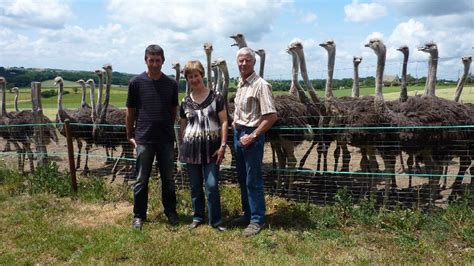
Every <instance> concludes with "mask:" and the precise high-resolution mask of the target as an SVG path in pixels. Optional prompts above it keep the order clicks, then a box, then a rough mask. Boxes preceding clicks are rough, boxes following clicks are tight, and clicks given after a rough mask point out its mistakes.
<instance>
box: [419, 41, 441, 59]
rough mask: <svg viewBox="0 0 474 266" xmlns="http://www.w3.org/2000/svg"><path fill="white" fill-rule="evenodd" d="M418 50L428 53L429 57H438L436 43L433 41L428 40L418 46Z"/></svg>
mask: <svg viewBox="0 0 474 266" xmlns="http://www.w3.org/2000/svg"><path fill="white" fill-rule="evenodd" d="M418 51H422V52H425V53H429V54H430V55H431V57H433V58H438V45H436V43H434V42H428V43H426V44H425V46H423V47H420V48H418Z"/></svg>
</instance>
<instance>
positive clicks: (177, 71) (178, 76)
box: [175, 66, 181, 86]
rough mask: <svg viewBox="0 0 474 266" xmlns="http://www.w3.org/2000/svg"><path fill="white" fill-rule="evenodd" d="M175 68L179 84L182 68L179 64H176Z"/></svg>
mask: <svg viewBox="0 0 474 266" xmlns="http://www.w3.org/2000/svg"><path fill="white" fill-rule="evenodd" d="M175 69H176V75H175V77H176V83H178V86H179V79H180V78H181V69H180V67H179V66H176V68H175Z"/></svg>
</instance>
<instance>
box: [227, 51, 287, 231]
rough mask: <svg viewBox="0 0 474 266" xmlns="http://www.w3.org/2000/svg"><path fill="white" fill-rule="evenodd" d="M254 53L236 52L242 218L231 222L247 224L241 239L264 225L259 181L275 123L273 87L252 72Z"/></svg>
mask: <svg viewBox="0 0 474 266" xmlns="http://www.w3.org/2000/svg"><path fill="white" fill-rule="evenodd" d="M255 61H256V60H255V52H254V51H253V50H252V49H250V48H248V47H244V48H242V49H240V50H239V51H238V52H237V64H238V67H239V72H240V81H239V85H238V88H237V93H236V96H235V111H234V122H233V127H234V148H235V153H236V158H235V159H236V168H237V179H238V180H239V184H240V192H241V196H242V208H243V210H244V216H242V217H239V218H237V219H235V220H234V221H233V223H241V222H245V223H247V224H248V226H247V228H246V229H245V230H244V231H243V235H244V236H252V235H256V234H258V233H259V232H260V230H261V229H262V227H263V225H264V218H265V197H264V187H263V178H262V171H261V168H262V160H263V147H264V142H265V132H267V131H268V130H269V129H270V128H271V127H272V125H273V124H274V123H275V122H276V121H277V119H278V117H277V113H276V109H275V104H274V101H273V94H272V86H271V85H270V84H269V83H268V82H266V81H265V80H264V79H263V78H261V77H259V76H258V75H257V73H255V70H254V67H255Z"/></svg>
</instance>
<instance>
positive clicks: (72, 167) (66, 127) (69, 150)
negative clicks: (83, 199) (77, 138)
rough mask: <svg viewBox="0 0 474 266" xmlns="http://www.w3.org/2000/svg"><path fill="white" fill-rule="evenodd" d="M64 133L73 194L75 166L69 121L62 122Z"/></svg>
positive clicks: (75, 191) (74, 188)
mask: <svg viewBox="0 0 474 266" xmlns="http://www.w3.org/2000/svg"><path fill="white" fill-rule="evenodd" d="M64 131H66V143H67V155H68V158H69V172H70V173H71V187H72V190H73V191H74V193H77V180H76V166H75V164H74V146H73V145H72V136H71V127H70V126H69V119H66V120H64Z"/></svg>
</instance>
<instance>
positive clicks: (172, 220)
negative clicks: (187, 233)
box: [168, 213, 179, 225]
mask: <svg viewBox="0 0 474 266" xmlns="http://www.w3.org/2000/svg"><path fill="white" fill-rule="evenodd" d="M168 222H169V223H170V224H171V225H178V224H179V217H178V214H176V213H171V214H170V215H168Z"/></svg>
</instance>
